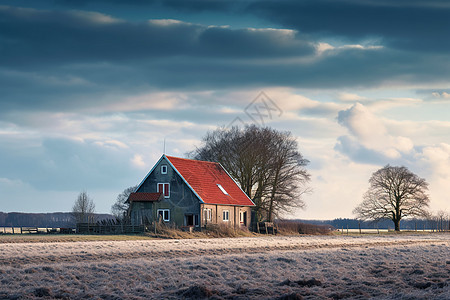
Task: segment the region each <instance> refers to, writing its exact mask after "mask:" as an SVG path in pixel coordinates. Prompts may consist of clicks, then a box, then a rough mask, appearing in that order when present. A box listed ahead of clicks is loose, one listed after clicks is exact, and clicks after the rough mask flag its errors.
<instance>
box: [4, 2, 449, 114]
mask: <svg viewBox="0 0 450 300" xmlns="http://www.w3.org/2000/svg"><path fill="white" fill-rule="evenodd" d="M299 3H300V4H301V5H306V4H305V3H307V2H304V1H300V2H299ZM345 3H346V5H356V4H354V3H353V2H351V1H347V2H345ZM361 3H362V4H361V5H363V4H364V5H366V6H367V5H368V3H369V2H367V1H366V2H361ZM263 4H264V5H266V6H267V7H269V6H270V5H271V2H270V1H268V2H255V3H254V5H256V6H257V5H260V6H257V7H260V8H259V9H261V10H263V8H264V7H266V6H264V5H263ZM300 4H298V5H300ZM287 5H294V4H293V3H292V2H289V1H284V2H281V4H280V8H279V9H281V8H283V7H284V8H286V6H287ZM311 5H312V4H311ZM330 5H331V4H330ZM371 5H374V4H371ZM380 6H381V7H384V6H383V5H380ZM385 6H387V5H385ZM313 7H316V5H313ZM408 7H409V6H408ZM317 9H318V8H317ZM430 9H431V8H430ZM295 11H296V10H295V9H293V12H292V14H294V13H295ZM280 13H281V12H280ZM274 14H275V12H274ZM282 15H283V14H282ZM286 17H288V16H286ZM311 26H312V25H311ZM317 26H319V25H317ZM320 26H322V25H320ZM323 26H325V25H323ZM328 26H329V28H331V29H332V30H337V29H335V27H339V26H341V25H336V26H334V25H332V24H328ZM342 26H343V25H342ZM382 26H384V25H382ZM311 30H313V29H311ZM314 30H315V29H314ZM354 30H361V32H362V31H364V30H363V29H361V28H359V29H354ZM367 32H369V33H370V32H371V31H370V30H369V31H367ZM353 35H354V36H357V34H353ZM316 46H317V41H315V40H305V38H304V36H303V35H300V34H299V33H297V32H295V31H286V30H285V31H283V30H271V29H264V30H256V29H231V28H224V27H209V26H204V25H199V24H191V23H184V22H178V21H167V20H166V21H162V20H159V21H151V22H131V21H125V20H119V19H113V18H112V17H109V16H106V15H103V14H100V13H93V12H83V11H61V10H37V9H27V8H25V9H23V8H14V7H0V49H1V55H0V82H1V83H0V94H2V95H3V97H1V99H0V109H2V110H11V109H39V108H41V109H45V110H46V109H55V110H60V109H63V110H70V109H74V108H76V107H91V106H99V105H102V104H104V103H106V102H111V101H112V102H113V101H120V97H121V96H124V95H128V96H130V95H136V94H140V93H143V92H147V91H149V90H211V89H233V88H242V87H246V88H262V87H270V86H289V87H295V88H322V89H324V88H325V89H329V88H342V87H344V88H347V87H377V86H381V85H383V84H385V83H389V84H392V83H393V82H394V83H397V82H398V83H401V84H415V83H426V82H433V83H435V82H436V81H437V82H440V81H442V78H448V76H449V75H450V63H448V59H447V54H439V55H430V56H428V55H422V54H421V53H417V52H410V51H400V50H394V49H391V48H389V47H385V48H377V49H369V48H366V49H359V48H335V49H331V50H327V51H325V52H324V53H322V54H321V55H319V53H318V52H317V49H316Z"/></svg>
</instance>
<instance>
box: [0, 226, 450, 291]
mask: <svg viewBox="0 0 450 300" xmlns="http://www.w3.org/2000/svg"><path fill="white" fill-rule="evenodd" d="M40 237H43V236H40ZM4 238H5V236H2V237H1V238H0V239H4ZM8 238H9V237H8ZM44 238H46V237H44ZM67 238H68V239H69V238H71V239H74V240H76V239H80V240H81V241H70V242H69V241H61V242H49V241H48V240H46V241H45V242H37V241H34V242H33V243H28V242H24V241H23V242H20V243H19V242H16V243H9V242H8V243H0V283H1V288H0V299H13V298H14V299H20V298H28V299H29V298H31V299H33V298H41V297H44V298H61V299H80V298H88V299H100V298H101V299H186V298H191V299H201V298H213V299H301V298H303V299H344V298H345V299H368V298H374V299H450V286H449V282H450V258H449V255H448V254H449V253H450V234H414V235H411V234H400V235H392V234H386V235H362V236H341V235H328V236H263V237H261V236H258V237H245V238H216V239H183V240H179V239H149V238H143V237H136V236H133V237H122V236H114V237H112V236H104V237H100V238H103V239H105V240H94V241H89V239H90V238H93V237H91V236H67ZM95 238H97V237H95ZM120 239H124V240H120Z"/></svg>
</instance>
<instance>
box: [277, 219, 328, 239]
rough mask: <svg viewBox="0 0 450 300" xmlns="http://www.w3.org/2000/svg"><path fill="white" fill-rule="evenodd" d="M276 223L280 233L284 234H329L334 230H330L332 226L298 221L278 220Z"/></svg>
mask: <svg viewBox="0 0 450 300" xmlns="http://www.w3.org/2000/svg"><path fill="white" fill-rule="evenodd" d="M276 224H277V226H278V233H279V234H282V235H292V234H294V235H295V234H312V235H327V234H331V233H332V232H333V231H332V230H330V226H326V225H313V224H306V223H301V222H298V221H289V220H282V221H278V222H277V223H276Z"/></svg>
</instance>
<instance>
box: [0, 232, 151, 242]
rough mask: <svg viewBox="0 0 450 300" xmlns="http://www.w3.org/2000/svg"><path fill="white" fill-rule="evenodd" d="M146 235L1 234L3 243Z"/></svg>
mask: <svg viewBox="0 0 450 300" xmlns="http://www.w3.org/2000/svg"><path fill="white" fill-rule="evenodd" d="M148 239H150V237H148V236H145V235H84V234H34V233H31V234H14V235H13V234H8V235H0V244H1V243H58V242H96V241H134V240H148Z"/></svg>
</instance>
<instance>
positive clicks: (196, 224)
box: [194, 215, 200, 227]
mask: <svg viewBox="0 0 450 300" xmlns="http://www.w3.org/2000/svg"><path fill="white" fill-rule="evenodd" d="M199 219H200V218H199V217H198V215H194V225H195V227H198V226H200V220H199Z"/></svg>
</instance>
